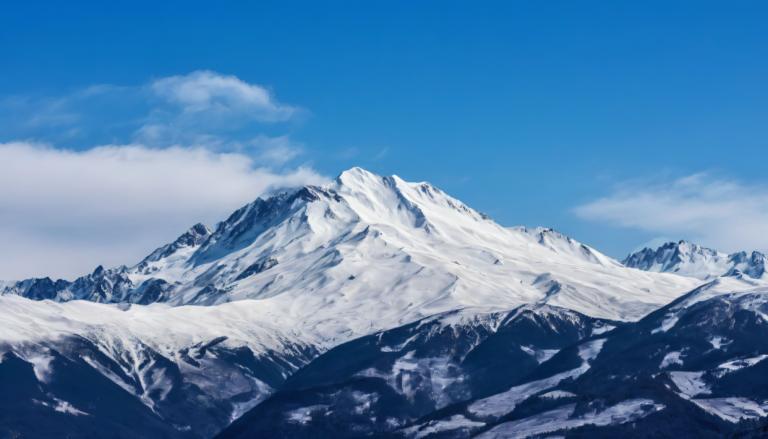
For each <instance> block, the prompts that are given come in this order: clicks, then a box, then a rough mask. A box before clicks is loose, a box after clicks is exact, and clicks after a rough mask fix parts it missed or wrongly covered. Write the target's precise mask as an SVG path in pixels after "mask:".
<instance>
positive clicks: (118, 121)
mask: <svg viewBox="0 0 768 439" xmlns="http://www.w3.org/2000/svg"><path fill="white" fill-rule="evenodd" d="M302 113H305V111H304V110H302V109H301V108H300V107H298V106H296V105H289V104H285V103H282V102H280V101H279V100H277V98H276V97H275V96H274V95H273V94H272V93H271V92H270V91H269V89H268V88H267V87H265V86H262V85H259V84H254V83H249V82H247V81H244V80H242V79H240V78H237V77H235V76H231V75H222V74H219V73H215V72H211V71H197V72H192V73H190V74H187V75H178V76H169V77H164V78H157V79H155V80H152V81H148V82H146V83H144V84H137V85H109V84H106V85H94V86H88V87H84V88H82V89H78V90H74V91H71V92H69V93H66V94H64V95H62V96H53V97H49V96H14V97H7V98H0V170H1V171H2V172H0V242H2V249H0V279H2V278H22V277H28V276H40V275H52V276H64V277H72V276H75V275H79V274H83V273H85V272H87V271H89V270H91V269H93V267H94V266H96V265H98V264H104V265H116V264H123V263H132V262H135V261H136V260H137V259H138V258H140V257H142V256H143V255H144V254H145V253H147V252H148V251H150V250H152V249H153V248H154V247H156V246H157V245H160V244H162V243H163V242H165V241H167V240H169V239H173V238H174V237H175V236H176V235H178V234H180V233H181V232H183V231H184V230H185V229H186V228H187V227H189V226H190V225H191V224H194V223H195V222H198V221H203V222H207V223H209V224H210V223H213V222H215V221H217V220H220V219H221V218H223V217H225V216H226V215H227V214H229V213H230V211H231V210H234V209H236V208H238V207H240V206H241V205H243V204H245V203H247V202H249V201H251V200H253V199H255V198H256V197H258V196H259V195H261V194H263V193H264V192H265V191H268V190H270V189H272V188H276V187H281V186H297V185H303V184H308V183H319V182H322V181H324V179H323V177H322V176H320V175H319V174H318V173H317V172H315V171H314V170H312V169H311V168H309V167H306V166H304V165H301V164H300V161H299V160H300V157H301V155H302V153H303V151H304V148H303V146H302V145H301V144H300V143H298V142H296V141H294V140H293V139H291V137H290V136H289V135H288V134H286V131H289V130H288V128H289V127H288V126H286V125H285V123H286V122H292V121H294V120H296V118H297V117H299V115H300V114H302ZM20 139H23V140H20ZM3 142H4V143H3Z"/></svg>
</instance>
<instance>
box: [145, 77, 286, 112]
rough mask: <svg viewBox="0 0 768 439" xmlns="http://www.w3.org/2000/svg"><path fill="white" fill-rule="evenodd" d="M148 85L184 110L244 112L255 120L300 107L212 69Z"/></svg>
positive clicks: (261, 88)
mask: <svg viewBox="0 0 768 439" xmlns="http://www.w3.org/2000/svg"><path fill="white" fill-rule="evenodd" d="M149 88H150V89H151V90H152V92H153V93H154V94H155V95H157V96H158V97H160V98H162V99H164V100H166V101H168V102H169V103H172V104H176V105H178V106H179V107H180V108H181V109H182V111H183V112H184V113H206V114H211V113H213V114H220V115H222V116H228V115H238V116H239V115H245V116H247V117H249V118H252V119H254V120H260V121H264V122H277V121H285V120H288V119H290V118H291V117H292V116H293V115H295V114H296V112H297V111H298V109H297V108H296V107H293V106H289V105H284V104H281V103H279V102H277V100H275V98H274V97H273V96H272V95H271V94H270V93H269V91H268V90H267V89H266V88H264V87H262V86H260V85H256V84H249V83H247V82H245V81H242V80H240V79H239V78H237V77H235V76H229V75H221V74H218V73H215V72H211V71H197V72H193V73H190V74H188V75H181V76H170V77H166V78H161V79H158V80H156V81H153V82H152V83H151V84H150V86H149Z"/></svg>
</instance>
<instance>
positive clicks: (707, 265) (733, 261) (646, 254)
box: [623, 241, 766, 280]
mask: <svg viewBox="0 0 768 439" xmlns="http://www.w3.org/2000/svg"><path fill="white" fill-rule="evenodd" d="M623 264H624V265H625V266H627V267H632V268H637V269H640V270H645V271H652V272H657V273H675V274H680V275H683V276H691V277H695V278H698V279H703V280H708V279H712V278H716V277H719V276H739V275H743V276H747V277H750V278H753V279H760V278H762V277H763V276H765V266H766V256H765V255H764V254H762V253H760V252H756V251H753V252H752V253H751V254H749V253H747V252H737V253H731V254H727V253H721V252H718V251H716V250H712V249H709V248H706V247H702V246H699V245H696V244H693V243H690V242H687V241H679V242H668V243H666V244H664V245H662V246H660V247H659V248H657V249H650V248H644V249H642V250H640V251H638V252H636V253H633V254H631V255H629V256H627V258H626V259H624V261H623Z"/></svg>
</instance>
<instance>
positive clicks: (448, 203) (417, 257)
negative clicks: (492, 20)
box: [0, 168, 768, 438]
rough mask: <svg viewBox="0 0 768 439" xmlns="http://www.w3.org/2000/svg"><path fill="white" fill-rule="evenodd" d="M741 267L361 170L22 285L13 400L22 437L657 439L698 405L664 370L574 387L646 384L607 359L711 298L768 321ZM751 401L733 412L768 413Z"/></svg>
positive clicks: (4, 404) (12, 358) (6, 405)
mask: <svg viewBox="0 0 768 439" xmlns="http://www.w3.org/2000/svg"><path fill="white" fill-rule="evenodd" d="M734 267H736V268H738V269H739V270H741V271H740V272H738V273H737V272H736V271H733V270H730V269H729V271H728V272H729V273H730V274H731V276H729V277H724V278H719V279H718V281H717V282H711V283H708V284H707V286H706V288H704V289H701V288H700V287H701V286H702V280H700V279H697V278H694V277H689V276H688V277H687V276H679V275H676V274H669V273H654V272H643V271H640V270H636V269H633V268H628V267H625V266H624V265H622V264H620V263H619V262H617V261H615V260H613V259H611V258H609V257H607V256H605V255H603V254H602V253H600V252H599V251H597V250H595V249H593V248H591V247H589V246H587V245H584V244H582V243H580V242H578V241H576V240H574V239H572V238H570V237H568V236H565V235H563V234H561V233H559V232H556V231H554V230H552V229H546V228H524V227H517V228H506V227H502V226H500V225H499V224H497V223H495V222H494V221H493V220H491V219H490V218H488V217H487V216H485V215H483V214H481V213H479V212H477V211H475V210H473V209H472V208H470V207H469V206H467V205H465V204H464V203H462V202H461V201H459V200H457V199H455V198H453V197H451V196H449V195H448V194H446V193H444V192H443V191H441V190H440V189H437V188H435V187H434V186H432V185H430V184H428V183H409V182H406V181H404V180H402V179H400V178H399V177H397V176H391V177H384V176H379V175H375V174H373V173H370V172H368V171H365V170H363V169H360V168H353V169H350V170H348V171H346V172H344V173H342V174H341V175H340V176H339V177H338V178H336V179H335V180H334V181H333V182H331V183H329V184H327V185H324V186H306V187H302V188H297V189H291V190H285V191H281V192H279V193H275V194H273V195H272V196H269V197H266V198H259V199H257V200H255V201H253V202H252V203H249V204H247V205H245V206H243V207H242V208H240V209H238V210H237V211H235V212H234V213H232V214H231V215H230V216H229V217H228V218H227V219H225V220H224V221H222V222H220V223H219V224H217V225H216V226H215V227H213V228H208V227H206V226H205V225H202V224H197V225H195V226H193V227H192V228H190V229H189V230H188V231H186V232H185V233H183V234H182V235H181V236H180V237H179V238H178V239H176V240H174V241H173V242H171V243H169V244H166V245H163V246H161V247H159V248H158V249H157V250H155V251H154V252H152V253H151V254H150V255H148V256H147V257H146V258H144V259H143V260H141V261H139V262H138V263H136V264H135V265H132V266H121V267H114V268H104V267H97V268H96V269H95V270H94V271H93V272H92V273H90V274H87V275H84V276H82V277H80V278H78V279H75V280H74V281H67V280H52V279H49V278H40V279H28V280H22V281H18V282H8V283H3V284H2V285H1V286H0V289H1V290H0V291H1V294H0V322H2V330H1V331H0V385H1V386H2V387H1V388H3V389H4V390H5V389H6V388H10V389H12V390H11V391H10V392H0V394H2V395H0V432H6V431H7V432H11V437H15V436H21V437H50V436H51V435H52V434H53V433H52V432H66V433H67V435H68V436H69V437H93V436H98V435H99V434H98V432H103V431H114V432H116V435H118V436H121V437H171V438H175V437H179V438H208V437H212V436H214V435H215V434H217V433H218V432H223V433H222V434H224V435H235V436H236V435H246V436H247V435H253V434H256V433H259V434H260V435H261V436H265V437H357V436H359V435H362V434H374V435H375V434H379V433H381V434H386V435H395V436H406V437H422V436H425V435H429V434H432V433H435V434H437V435H442V437H464V436H466V435H467V434H479V433H483V434H486V435H493V434H495V433H492V432H493V431H494V430H493V428H495V427H496V426H501V425H502V424H504V423H505V422H507V421H509V422H514V421H516V420H523V419H528V418H530V417H532V416H533V417H534V418H532V419H529V420H526V421H525V422H526V423H529V422H532V423H534V424H536V423H542V422H543V421H542V419H545V418H546V419H549V417H555V418H556V419H562V420H563V423H560V424H556V425H560V426H561V427H562V428H559V430H558V431H560V430H563V431H564V429H571V428H577V429H578V428H582V429H583V428H588V427H587V426H588V425H590V423H592V424H594V425H597V426H603V427H605V426H617V425H624V424H628V425H635V424H637V423H640V422H641V419H645V418H646V417H647V418H648V419H656V418H654V416H657V414H658V413H664V414H665V416H666V414H667V412H666V411H665V410H669V408H670V407H673V406H672V405H670V402H669V401H670V400H671V399H670V398H672V399H673V400H675V401H676V399H674V398H677V399H679V398H678V397H677V396H674V395H671V394H667V393H658V394H657V393H653V394H647V395H645V394H643V392H644V390H643V389H645V388H644V387H642V385H641V384H642V382H645V381H647V380H649V379H656V378H655V376H656V375H658V374H659V373H661V372H662V371H663V370H665V368H664V367H662V366H660V364H661V360H659V362H658V363H659V364H656V363H657V362H656V360H655V359H654V361H652V362H650V363H645V364H644V366H643V367H644V368H643V369H642V370H631V371H630V370H629V369H628V370H627V371H621V373H625V372H626V374H625V375H615V376H614V375H611V376H608V375H606V376H605V380H606V382H609V381H611V380H614V381H615V380H620V378H617V377H620V376H624V377H625V378H626V379H628V380H630V381H632V380H634V379H635V378H636V377H637V379H640V380H641V381H640V383H641V384H638V385H639V386H640V387H639V388H638V389H639V390H637V391H635V390H632V391H629V390H627V391H626V392H623V393H621V396H626V397H627V398H624V399H620V400H619V399H616V398H614V397H612V396H611V394H610V388H605V389H602V390H600V392H603V393H594V394H593V393H590V392H589V391H586V390H584V389H580V390H578V391H576V390H577V389H576V388H565V387H562V388H561V387H559V386H560V385H561V384H562V385H563V386H565V385H567V384H569V383H576V382H580V381H578V380H581V379H582V378H581V377H582V376H583V377H585V378H583V379H586V377H589V376H591V375H590V371H592V370H593V369H595V368H596V366H597V365H599V364H606V366H605V367H608V366H609V365H611V364H614V363H615V364H625V365H626V366H627V367H629V365H631V364H629V363H622V362H621V358H619V357H615V358H614V360H612V361H611V362H609V363H602V361H603V360H602V356H601V355H602V354H601V352H602V348H603V343H607V344H606V345H605V346H606V349H607V347H608V346H613V344H612V342H611V340H613V338H610V337H613V336H612V335H611V334H614V333H616V334H619V333H622V334H623V333H624V332H621V331H629V329H624V328H638V327H640V326H636V325H640V323H637V324H636V323H633V322H636V321H638V320H640V319H643V320H640V322H648V321H650V320H647V319H649V318H654V319H659V318H660V317H659V315H658V314H657V313H658V312H659V311H658V310H659V309H660V308H662V307H664V306H668V305H669V304H670V302H673V301H674V300H675V299H678V298H680V297H681V296H682V297H687V298H689V299H690V298H691V297H694V296H692V294H693V293H689V292H691V291H694V292H698V293H697V294H699V296H696V297H701V299H700V300H701V301H702V302H706V303H714V302H713V301H717V300H719V299H716V298H717V297H719V296H718V295H719V294H725V296H723V297H730V296H728V294H730V293H734V294H741V293H743V292H745V291H753V292H752V293H749V294H750V295H741V296H739V297H750V298H753V299H754V303H758V302H757V301H756V300H757V299H756V298H759V297H761V295H762V294H764V292H765V290H761V289H760V288H762V287H763V286H764V282H763V279H760V277H761V276H752V274H755V273H756V272H753V271H750V270H747V269H746V267H745V266H744V265H743V264H742V265H735V266H734ZM740 267H741V268H740ZM732 268H733V267H732ZM659 271H662V270H659ZM697 288H700V289H698V290H696V289H697ZM686 294H687V295H686ZM703 295H706V297H704V296H703ZM734 297H735V296H734ZM697 300H699V299H697ZM723 300H725V299H723ZM729 300H730V299H729ZM740 300H741V299H740ZM743 300H744V301H746V300H747V299H743ZM674 303H677V302H674ZM686 303H688V302H686ZM742 305H743V306H746V302H739V306H742ZM663 309H665V311H664V312H675V313H677V312H678V311H676V310H678V308H674V309H673V308H663ZM685 309H686V310H687V309H688V308H685ZM756 309H757V311H754V310H752V311H749V312H752V314H754V315H755V316H757V317H754V319H757V318H759V317H760V316H761V314H760V312H762V311H760V309H761V308H759V307H758V308H756ZM734 310H735V308H734ZM731 311H733V310H731ZM685 312H687V311H685ZM685 312H684V311H683V310H682V308H681V310H680V311H679V314H680V316H679V317H678V318H679V321H680V323H681V324H682V323H684V321H685V319H686V318H687V317H685V315H686V314H685ZM729 312H730V311H729ZM745 312H746V311H745ZM752 314H744V315H745V316H748V315H749V316H751V315H752ZM719 315H720V314H717V316H719ZM739 315H741V314H739ZM713 318H714V317H713ZM718 318H719V317H718ZM750 318H752V317H750ZM670 319H671V318H670ZM664 321H667V320H664ZM669 322H672V320H669ZM709 323H712V322H709ZM709 323H707V324H709ZM643 324H645V323H643ZM648 324H649V325H650V324H651V323H648ZM750 324H752V323H750ZM755 324H756V323H755ZM653 325H657V326H660V325H661V323H658V322H655V321H654V323H653ZM667 326H670V328H673V329H676V328H678V326H675V324H674V323H672V324H669V325H667ZM683 327H684V326H682V325H681V326H680V328H683ZM614 328H616V329H614ZM718 328H719V327H718ZM718 328H713V329H712V330H713V331H714V330H716V329H717V330H720V329H718ZM726 329H728V328H724V329H723V330H724V331H725V330H726ZM731 329H734V328H731ZM734 330H735V329H734ZM654 334H657V333H654ZM670 334H677V333H676V332H675V331H674V330H671V331H670ZM676 336H678V335H676ZM726 336H727V337H741V338H744V339H743V340H742V341H740V342H739V344H738V345H739V346H742V345H743V346H745V347H744V349H747V347H748V346H752V348H753V349H752V351H750V352H748V353H747V352H746V350H745V351H744V352H742V351H739V352H735V351H734V352H730V351H729V352H727V353H728V355H729V357H728V359H727V360H728V361H737V360H738V359H739V358H741V357H740V355H741V356H742V357H744V358H750V359H752V358H753V357H755V358H756V357H757V356H759V355H762V349H763V346H762V345H761V344H760V343H759V342H758V341H757V340H754V341H750V340H749V339H747V338H745V337H746V336H744V335H743V333H741V332H735V333H733V334H732V335H726ZM659 337H660V336H659ZM679 337H680V338H679V340H682V341H680V343H697V344H701V345H702V346H703V345H705V344H707V345H708V344H709V341H707V340H706V339H702V340H699V338H701V337H704V335H702V334H700V333H699V332H681V333H679ZM697 337H698V338H697ZM646 338H647V337H646ZM734 339H735V338H734ZM606 340H607V341H606ZM627 340H628V341H626V343H630V341H631V343H640V342H643V341H644V339H643V337H639V338H638V339H637V340H635V339H632V340H629V339H627ZM617 343H618V344H616V346H621V343H623V342H621V343H619V342H617ZM664 343H666V344H664V345H663V346H662V345H658V346H657V348H658V349H657V350H658V352H665V350H667V349H668V348H669V349H671V348H670V346H673V343H672V340H667V339H664ZM750 343H752V344H751V345H750ZM734 346H735V345H734ZM638 349H639V348H638ZM643 349H645V348H643ZM648 349H650V348H648ZM702 349H703V348H702ZM649 352H650V351H649ZM654 352H656V351H654ZM667 353H670V355H672V357H670V359H669V360H668V361H667V362H668V363H669V362H671V361H673V360H675V358H674V355H675V354H674V353H673V352H672V351H670V352H667ZM766 354H768V352H766ZM617 355H619V354H617ZM621 355H624V356H626V358H634V357H632V355H631V352H626V353H624V354H621ZM648 355H650V354H648ZM654 355H656V354H654ZM680 355H681V358H682V355H683V354H682V353H681V354H680ZM654 358H655V357H654ZM724 358H725V357H724ZM713 361H714V360H713ZM749 361H753V360H749ZM630 363H631V362H630ZM627 364H629V365H627ZM638 364H639V363H638ZM684 364H686V366H687V365H688V363H684ZM691 367H693V366H691ZM702 367H703V366H702ZM713 367H714V366H713ZM697 370H698V369H697ZM648 377H651V378H648ZM594 379H595V380H596V381H595V382H593V383H592V382H591V383H592V384H590V385H594V386H597V383H598V381H599V379H598V378H594ZM632 382H633V381H632ZM665 383H666V382H665ZM614 384H615V387H616V388H617V389H619V388H622V387H621V386H620V385H619V384H620V383H614ZM621 385H622V386H624V385H627V386H629V384H626V383H624V384H621ZM596 388H597V387H596ZM670 388H671V385H670ZM632 389H635V388H634V387H633V388H632ZM542 392H544V393H542ZM572 395H577V396H576V397H574V396H572ZM617 395H618V394H617ZM723 395H724V394H723ZM739 395H740V396H733V398H737V397H738V398H747V399H749V400H750V401H753V402H755V404H758V406H759V407H762V406H761V405H759V404H762V402H758V401H757V398H758V397H759V396H760V395H757V394H754V395H752V394H750V395H747V394H746V393H745V394H743V395H742V394H739ZM533 396H535V397H536V398H535V399H531V398H532V397H533ZM723 397H724V398H729V397H731V396H723ZM561 403H562V404H561ZM563 404H565V405H563ZM574 404H576V405H574ZM584 404H586V405H584ZM686 404H687V403H686ZM744 404H747V403H744ZM744 404H742V405H741V406H739V407H741V408H731V409H728V410H731V411H730V412H729V413H742V414H745V413H746V414H750V413H753V412H754V413H757V409H754V410H753V412H748V409H747V408H745V407H747V406H745V405H744ZM329 407H330V408H332V410H331V409H330V408H329ZM516 407H517V408H516ZM686 407H687V406H686ZM749 407H753V406H749ZM329 410H330V411H329ZM550 410H559V411H557V412H555V413H549V411H550ZM739 410H741V412H739ZM760 410H762V408H761V409H760ZM331 412H332V413H331ZM245 413H249V414H248V415H246V416H245V417H243V418H242V421H238V422H237V423H235V424H234V425H233V426H232V428H231V429H229V430H225V429H226V428H227V427H228V426H229V425H230V424H231V423H232V422H233V421H235V420H236V419H239V418H240V417H241V416H242V415H243V414H245ZM670 413H674V414H678V412H674V411H672V412H670ZM539 415H540V416H543V417H544V418H536V417H535V416H539ZM750 416H751V419H753V420H757V421H759V420H760V419H762V417H763V416H762V415H760V416H756V417H755V416H752V415H751V414H750V415H749V416H747V417H750ZM323 419H325V421H323ZM606 419H608V420H609V421H606ZM265 420H269V422H267V423H265V422H264V421H265ZM566 421H567V422H566ZM593 421H594V422H593ZM757 421H755V422H757ZM318 422H319V424H318ZM713 422H714V421H713ZM724 422H726V424H722V425H724V427H723V430H722V431H726V432H732V431H734V430H733V428H732V426H731V425H730V421H724ZM515 425H517V424H515ZM525 425H527V424H525ZM553 425H554V424H553ZM718 425H720V424H718ZM451 426H455V428H453V427H451ZM690 426H691V427H692V428H695V429H701V428H703V427H702V426H701V425H700V424H697V423H692V424H690ZM449 427H450V428H449ZM508 427H509V426H508ZM508 427H504V428H508ZM452 428H453V429H452ZM509 428H511V427H509ZM514 428H515V429H518V428H522V427H519V426H516V427H514ZM622 428H623V427H622ZM649 428H650V427H649ZM718 428H720V427H718ZM755 428H760V427H759V426H757V427H755ZM515 429H513V430H510V431H528V432H530V431H538V430H535V429H534V430H515ZM454 430H455V431H454ZM649 431H650V430H649ZM702 431H704V430H702ZM503 434H506V433H503ZM462 435H463V436H462ZM513 436H525V435H522V434H521V435H517V434H515V435H513ZM0 438H4V436H2V435H0Z"/></svg>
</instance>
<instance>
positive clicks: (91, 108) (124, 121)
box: [0, 71, 307, 150]
mask: <svg viewBox="0 0 768 439" xmlns="http://www.w3.org/2000/svg"><path fill="white" fill-rule="evenodd" d="M302 114H307V111H306V110H303V109H302V108H300V107H298V106H296V105H289V104H285V103H282V102H280V101H278V100H277V98H276V97H275V96H274V95H273V94H272V93H271V92H270V91H269V89H268V88H267V87H265V86H262V85H259V84H253V83H249V82H246V81H244V80H242V79H239V78H237V77H235V76H231V75H222V74H219V73H216V72H211V71H196V72H192V73H189V74H186V75H176V76H168V77H163V78H158V79H155V80H152V81H149V82H147V83H144V84H138V85H110V84H102V85H94V86H88V87H84V88H82V89H78V90H74V91H72V92H70V93H67V94H65V95H62V96H55V97H48V96H42V97H41V96H36V97H35V96H13V97H8V98H4V99H0V141H6V142H7V141H10V140H15V139H32V140H35V141H43V142H48V143H53V144H56V145H65V146H70V147H80V148H82V147H87V146H89V145H99V144H106V143H129V142H136V143H141V144H143V145H147V146H153V147H168V146H174V145H197V146H205V147H208V148H216V149H221V150H223V149H236V148H237V147H239V146H241V145H242V144H246V143H249V142H252V139H254V138H259V139H264V138H265V137H266V134H265V131H271V130H270V129H271V128H274V126H275V125H276V124H277V125H280V124H284V123H286V122H291V121H295V120H298V119H300V118H301V117H300V116H301V115H302ZM273 136H275V137H278V138H280V140H279V141H280V142H283V143H284V141H285V138H286V136H285V134H278V135H274V134H273ZM280 149H283V150H284V149H285V148H284V146H280Z"/></svg>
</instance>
